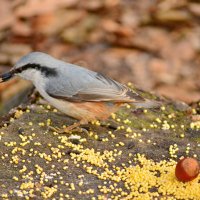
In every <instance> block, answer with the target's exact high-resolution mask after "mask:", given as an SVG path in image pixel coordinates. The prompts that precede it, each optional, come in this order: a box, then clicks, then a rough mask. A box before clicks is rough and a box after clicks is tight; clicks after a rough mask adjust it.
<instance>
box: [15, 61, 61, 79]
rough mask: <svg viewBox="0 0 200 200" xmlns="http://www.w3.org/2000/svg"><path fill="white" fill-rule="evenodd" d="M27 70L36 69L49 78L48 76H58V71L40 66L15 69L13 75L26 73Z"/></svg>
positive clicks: (33, 65)
mask: <svg viewBox="0 0 200 200" xmlns="http://www.w3.org/2000/svg"><path fill="white" fill-rule="evenodd" d="M27 69H36V70H38V71H40V72H41V73H42V74H44V75H45V76H47V77H48V76H56V75H57V71H56V70H55V69H54V68H49V67H46V66H41V65H40V64H27V65H24V66H22V67H19V68H17V69H14V70H13V73H15V74H18V73H21V72H23V71H26V70H27Z"/></svg>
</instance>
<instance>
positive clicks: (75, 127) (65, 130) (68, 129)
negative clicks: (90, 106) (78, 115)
mask: <svg viewBox="0 0 200 200" xmlns="http://www.w3.org/2000/svg"><path fill="white" fill-rule="evenodd" d="M87 123H88V122H86V121H85V120H81V121H79V122H76V123H74V124H72V125H70V126H68V127H66V128H61V129H60V128H58V127H52V126H49V128H50V129H51V130H52V131H54V132H57V133H71V132H80V133H82V132H84V133H87V134H88V131H87V130H86V129H85V128H81V127H80V126H81V125H83V124H87Z"/></svg>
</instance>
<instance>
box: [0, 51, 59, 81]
mask: <svg viewBox="0 0 200 200" xmlns="http://www.w3.org/2000/svg"><path fill="white" fill-rule="evenodd" d="M55 61H56V59H55V58H53V57H51V56H49V55H48V54H45V53H42V52H32V53H29V54H27V55H25V56H23V57H22V58H21V59H20V60H19V61H18V62H17V63H16V64H15V65H14V67H13V68H12V69H11V70H10V71H9V72H6V73H4V74H2V75H0V82H5V81H8V80H9V79H11V78H12V77H14V76H15V75H18V76H20V77H22V78H24V79H26V80H30V81H33V82H34V81H40V80H38V79H39V78H40V77H47V76H55V75H56V73H57V72H56V69H55V68H54V67H53V66H55V64H54V63H55Z"/></svg>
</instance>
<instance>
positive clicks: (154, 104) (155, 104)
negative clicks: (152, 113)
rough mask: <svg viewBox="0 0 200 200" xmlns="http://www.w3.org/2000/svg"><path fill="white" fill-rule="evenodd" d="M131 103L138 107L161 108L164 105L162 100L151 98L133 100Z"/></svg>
mask: <svg viewBox="0 0 200 200" xmlns="http://www.w3.org/2000/svg"><path fill="white" fill-rule="evenodd" d="M131 104H133V105H134V106H135V107H136V108H160V107H161V106H162V104H161V102H158V101H156V100H149V99H145V100H144V101H141V102H132V103H131Z"/></svg>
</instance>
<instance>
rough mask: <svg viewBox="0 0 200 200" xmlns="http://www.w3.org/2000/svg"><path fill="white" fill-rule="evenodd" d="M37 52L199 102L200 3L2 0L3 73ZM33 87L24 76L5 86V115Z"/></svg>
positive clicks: (0, 105) (1, 91) (0, 87)
mask: <svg viewBox="0 0 200 200" xmlns="http://www.w3.org/2000/svg"><path fill="white" fill-rule="evenodd" d="M31 51H42V52H46V53H49V54H51V55H53V56H55V57H57V58H60V59H63V60H65V61H68V62H72V63H75V64H79V65H82V66H85V67H87V68H90V69H92V70H96V71H100V72H102V73H104V74H106V75H108V76H110V77H112V78H114V79H116V80H118V81H121V82H123V83H127V82H128V81H131V82H133V83H134V84H135V85H136V86H137V87H139V88H142V89H144V90H148V91H151V90H153V91H155V92H157V93H158V94H161V95H165V96H167V97H170V98H173V99H177V100H182V101H185V102H187V103H189V102H193V101H197V100H199V99H200V81H199V77H200V54H199V53H200V2H199V1H198V0H196V1H195V0H87V1H83V0H0V73H3V72H4V71H7V70H9V69H10V68H11V67H12V66H13V65H14V64H15V62H16V61H17V60H18V59H19V58H20V57H21V56H23V55H25V54H27V53H29V52H31ZM29 87H30V85H29V84H28V83H27V82H24V81H23V80H19V79H14V80H12V81H10V82H7V83H4V84H0V110H1V111H0V112H3V110H4V113H5V112H7V110H8V109H9V108H10V107H12V106H13V105H14V104H16V101H17V100H18V101H20V98H21V96H22V97H23V96H24V95H25V94H26V93H27V88H29ZM24 91H25V92H24ZM18 103H19V102H18Z"/></svg>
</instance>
